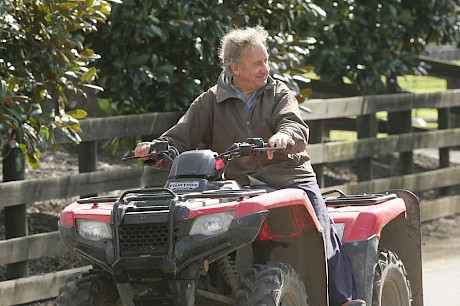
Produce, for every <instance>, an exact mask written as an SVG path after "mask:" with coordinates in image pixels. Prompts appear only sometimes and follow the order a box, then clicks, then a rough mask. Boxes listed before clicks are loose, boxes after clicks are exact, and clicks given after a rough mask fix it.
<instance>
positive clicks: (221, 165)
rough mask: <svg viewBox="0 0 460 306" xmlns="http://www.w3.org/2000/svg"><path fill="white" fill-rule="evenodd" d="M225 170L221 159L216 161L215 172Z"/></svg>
mask: <svg viewBox="0 0 460 306" xmlns="http://www.w3.org/2000/svg"><path fill="white" fill-rule="evenodd" d="M224 168H225V162H224V160H223V159H222V158H218V159H216V170H221V169H224Z"/></svg>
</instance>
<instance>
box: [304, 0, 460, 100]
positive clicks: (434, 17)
mask: <svg viewBox="0 0 460 306" xmlns="http://www.w3.org/2000/svg"><path fill="white" fill-rule="evenodd" d="M459 4H460V1H458V0H440V1H432V0H417V1H401V0H388V1H380V0H356V1H354V0H346V1H338V0H325V1H321V7H322V8H323V9H324V10H325V11H326V12H327V15H326V16H324V17H321V18H318V19H317V20H315V22H314V23H313V24H312V23H311V22H309V21H307V20H299V22H298V24H297V26H296V27H297V28H298V29H300V28H303V29H306V30H307V31H306V33H307V34H308V35H311V36H313V37H314V38H315V39H316V41H315V43H314V44H311V45H310V48H309V49H310V53H309V57H308V59H307V60H308V62H309V63H314V68H315V72H316V73H317V74H318V75H320V76H321V79H322V80H323V81H326V82H328V83H330V84H341V83H342V82H343V78H347V79H348V80H349V81H350V82H351V83H352V85H353V86H354V87H355V88H356V89H357V91H358V92H361V93H362V94H378V93H385V92H395V91H398V87H397V83H396V78H397V77H398V76H404V75H408V74H415V75H422V74H425V73H426V68H427V67H426V66H425V65H424V64H423V63H420V61H419V60H418V56H419V55H420V54H423V53H424V52H425V48H426V46H427V44H428V43H434V44H451V43H455V44H458V43H459V42H460V17H459V16H460V8H459ZM299 32H300V31H299Z"/></svg>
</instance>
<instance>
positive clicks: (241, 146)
mask: <svg viewBox="0 0 460 306" xmlns="http://www.w3.org/2000/svg"><path fill="white" fill-rule="evenodd" d="M282 150H286V147H272V146H270V145H269V144H268V143H266V142H264V141H263V140H262V138H248V139H247V140H246V142H242V143H239V142H236V143H234V144H233V145H232V146H230V148H228V149H227V150H226V151H225V152H223V153H221V154H219V155H218V156H217V157H220V158H224V159H228V160H230V159H232V158H234V157H239V156H251V155H259V156H260V154H261V153H263V152H267V151H282Z"/></svg>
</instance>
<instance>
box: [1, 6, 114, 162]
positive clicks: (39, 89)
mask: <svg viewBox="0 0 460 306" xmlns="http://www.w3.org/2000/svg"><path fill="white" fill-rule="evenodd" d="M109 12H110V5H109V4H108V2H106V1H100V0H67V1H64V0H60V1H59V0H5V1H2V2H1V3H0V41H1V45H0V97H1V100H0V149H1V156H2V157H6V156H7V155H8V154H9V152H10V150H11V148H16V147H18V148H19V149H20V150H21V152H22V153H24V154H25V155H26V157H27V161H28V163H29V165H31V166H32V167H36V166H37V165H38V158H39V156H40V147H41V145H44V144H45V143H49V142H51V143H53V142H54V133H55V132H56V131H58V130H59V131H61V132H63V133H64V134H65V135H66V136H67V137H69V138H70V139H72V140H73V141H75V142H78V141H79V136H78V132H80V126H79V124H78V118H80V117H82V116H84V115H85V114H84V112H83V111H78V110H75V111H73V112H66V111H65V110H66V104H67V97H68V95H69V94H71V93H78V92H81V93H83V94H84V90H83V88H84V87H85V86H91V85H90V84H91V82H92V81H93V79H94V78H95V77H96V69H95V68H94V67H90V64H91V63H92V62H93V61H94V60H95V59H96V58H98V56H97V55H96V54H95V53H94V52H93V51H92V50H91V49H89V48H87V47H85V45H84V39H85V38H84V37H85V35H87V33H89V32H92V31H95V30H96V25H97V24H98V23H99V22H104V21H105V20H106V18H107V15H108V14H109Z"/></svg>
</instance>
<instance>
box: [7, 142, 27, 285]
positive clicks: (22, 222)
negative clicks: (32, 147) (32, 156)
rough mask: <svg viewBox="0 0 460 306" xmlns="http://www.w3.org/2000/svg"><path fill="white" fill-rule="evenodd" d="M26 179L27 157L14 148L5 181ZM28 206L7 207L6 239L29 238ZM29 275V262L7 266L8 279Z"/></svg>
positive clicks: (9, 158)
mask: <svg viewBox="0 0 460 306" xmlns="http://www.w3.org/2000/svg"><path fill="white" fill-rule="evenodd" d="M24 178H25V156H24V154H22V153H21V151H20V150H19V149H18V148H14V149H12V150H11V152H10V153H9V154H8V156H7V157H6V158H5V159H4V160H3V181H4V182H10V181H20V180H24ZM28 232H29V230H28V224H27V204H19V205H15V206H8V207H5V239H11V238H17V237H23V236H27V235H28V234H29V233H28ZM28 275H29V262H28V261H27V260H26V261H20V262H16V263H11V264H7V265H6V278H7V279H15V278H21V277H25V276H28Z"/></svg>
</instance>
